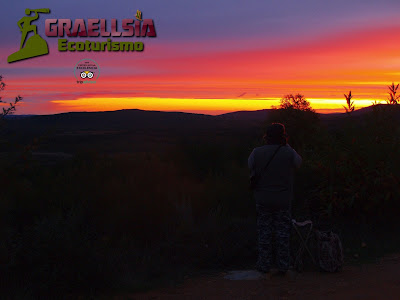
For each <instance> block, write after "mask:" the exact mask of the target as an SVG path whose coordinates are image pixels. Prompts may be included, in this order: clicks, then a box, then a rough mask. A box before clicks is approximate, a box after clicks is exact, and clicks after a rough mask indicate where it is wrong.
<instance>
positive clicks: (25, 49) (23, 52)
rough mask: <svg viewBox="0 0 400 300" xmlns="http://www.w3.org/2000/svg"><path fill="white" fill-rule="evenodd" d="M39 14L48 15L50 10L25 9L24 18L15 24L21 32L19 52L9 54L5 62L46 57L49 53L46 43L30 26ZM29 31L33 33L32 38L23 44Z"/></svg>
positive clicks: (32, 26)
mask: <svg viewBox="0 0 400 300" xmlns="http://www.w3.org/2000/svg"><path fill="white" fill-rule="evenodd" d="M32 12H33V13H34V15H33V16H31V13H32ZM39 13H43V14H49V13H50V9H48V8H41V9H25V14H26V16H25V17H22V18H21V20H19V21H18V23H17V25H18V27H19V29H20V30H21V32H22V36H21V46H20V47H19V50H18V51H17V52H15V53H13V54H11V55H10V56H9V57H8V58H7V62H9V63H11V62H14V61H18V60H23V59H27V58H31V57H36V56H41V55H46V54H48V53H49V47H48V45H47V42H46V41H45V40H44V39H43V38H42V37H41V36H40V35H39V34H38V31H37V27H36V25H32V24H31V23H32V22H33V21H36V20H37V19H39ZM31 31H32V32H33V36H31V37H30V38H29V39H28V40H27V41H26V44H25V40H26V37H27V35H28V33H29V32H31ZM24 44H25V46H24Z"/></svg>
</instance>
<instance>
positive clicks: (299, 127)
mask: <svg viewBox="0 0 400 300" xmlns="http://www.w3.org/2000/svg"><path fill="white" fill-rule="evenodd" d="M270 122H280V123H283V124H284V125H285V126H286V129H287V131H288V134H289V136H290V143H291V144H292V145H293V146H294V147H296V148H297V149H299V150H301V149H302V148H304V147H310V146H311V145H314V144H317V142H316V137H317V136H318V134H317V131H318V130H319V128H320V126H319V116H318V114H317V113H316V112H315V111H314V109H313V108H312V107H311V104H310V102H309V101H308V100H307V99H306V98H305V97H304V95H302V94H295V95H293V94H288V95H285V96H284V97H283V98H282V99H281V101H280V105H279V107H277V108H276V107H275V108H274V110H273V111H272V112H271V114H270V116H269V118H268V120H267V123H270ZM267 125H268V124H267Z"/></svg>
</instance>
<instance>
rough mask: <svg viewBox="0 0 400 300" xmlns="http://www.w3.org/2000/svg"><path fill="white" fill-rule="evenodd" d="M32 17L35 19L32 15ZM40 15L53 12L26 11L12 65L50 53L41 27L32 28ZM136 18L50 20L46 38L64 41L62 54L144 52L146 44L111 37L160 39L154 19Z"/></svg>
mask: <svg viewBox="0 0 400 300" xmlns="http://www.w3.org/2000/svg"><path fill="white" fill-rule="evenodd" d="M32 13H33V15H31V14H32ZM40 13H42V14H49V13H50V9H49V8H41V9H26V10H25V14H26V16H24V17H23V18H22V19H21V20H19V21H18V23H17V24H18V26H19V28H20V30H21V32H22V37H21V44H20V49H19V50H18V51H17V52H15V53H13V54H11V55H10V56H8V59H7V61H8V62H9V63H12V62H16V61H19V60H23V59H27V58H33V57H36V56H41V55H45V54H48V53H49V47H48V44H47V42H46V41H45V40H44V39H43V38H42V37H41V36H40V35H39V34H38V29H37V26H36V25H33V24H32V22H34V21H36V20H37V19H38V18H39V14H40ZM134 16H135V19H136V20H135V19H134V18H131V19H122V20H121V21H120V20H117V19H111V22H108V21H107V20H106V19H87V20H84V19H76V20H71V19H46V20H45V34H46V36H47V37H49V38H53V37H61V38H60V39H58V51H59V52H66V51H69V52H75V51H77V52H82V51H88V52H91V51H93V52H98V51H110V52H117V51H119V52H133V51H134V52H141V51H143V49H144V44H143V42H133V41H124V42H119V41H113V40H112V39H111V37H112V38H120V37H141V38H142V37H156V36H157V35H156V31H155V27H154V22H153V20H152V19H143V15H142V12H141V11H140V10H137V11H136V14H135V15H134ZM30 32H33V36H31V37H29V38H28V39H27V36H28V34H29V33H30ZM65 35H66V36H67V37H72V38H77V39H82V38H84V37H93V38H94V37H102V38H107V41H101V42H99V41H91V40H84V41H82V40H81V41H71V40H68V39H65V38H62V37H64V36H65ZM25 40H26V41H25ZM88 74H89V73H87V74H86V76H88ZM82 76H84V75H82ZM89 76H91V75H89ZM85 78H87V77H85ZM92 78H95V75H93V77H92Z"/></svg>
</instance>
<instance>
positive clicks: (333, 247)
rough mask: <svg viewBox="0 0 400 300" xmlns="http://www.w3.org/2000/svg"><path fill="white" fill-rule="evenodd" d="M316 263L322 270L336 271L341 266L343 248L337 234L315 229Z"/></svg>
mask: <svg viewBox="0 0 400 300" xmlns="http://www.w3.org/2000/svg"><path fill="white" fill-rule="evenodd" d="M316 237H317V247H318V264H319V267H320V269H321V270H322V271H325V272H337V271H340V270H341V269H342V267H343V248H342V243H341V241H340V238H339V236H338V235H337V234H335V233H333V232H331V231H328V232H323V231H318V230H317V231H316Z"/></svg>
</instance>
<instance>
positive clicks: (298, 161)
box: [288, 144, 303, 168]
mask: <svg viewBox="0 0 400 300" xmlns="http://www.w3.org/2000/svg"><path fill="white" fill-rule="evenodd" d="M288 146H289V147H290V145H289V144H288ZM290 148H291V149H292V152H293V164H294V166H295V167H296V168H300V166H301V163H302V162H303V159H302V158H301V156H300V155H299V154H298V153H297V152H296V150H294V149H293V148H292V147H290Z"/></svg>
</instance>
